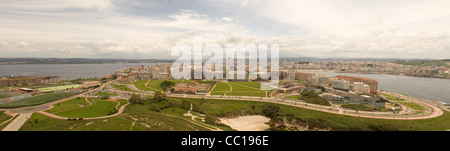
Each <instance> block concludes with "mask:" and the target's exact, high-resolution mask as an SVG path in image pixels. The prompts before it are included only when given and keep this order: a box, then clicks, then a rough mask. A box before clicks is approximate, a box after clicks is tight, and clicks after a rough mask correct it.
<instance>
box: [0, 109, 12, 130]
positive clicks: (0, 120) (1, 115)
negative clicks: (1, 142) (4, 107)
mask: <svg viewBox="0 0 450 151" xmlns="http://www.w3.org/2000/svg"><path fill="white" fill-rule="evenodd" d="M11 118H12V116H10V115H7V114H5V112H4V111H0V124H2V123H3V122H5V121H7V120H9V119H11ZM11 121H12V120H11ZM11 121H9V122H6V123H4V124H3V125H0V131H1V130H2V129H3V128H5V127H6V126H7V125H8V124H9V123H11Z"/></svg>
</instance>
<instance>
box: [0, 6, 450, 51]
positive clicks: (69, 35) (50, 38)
mask: <svg viewBox="0 0 450 151" xmlns="http://www.w3.org/2000/svg"><path fill="white" fill-rule="evenodd" d="M0 4H1V5H0V12H1V13H0V20H1V22H2V23H4V24H1V25H0V53H1V54H2V55H1V57H5V58H17V57H19V58H21V57H25V58H26V57H38V58H39V57H43V58H48V57H54V58H127V59H133V58H137V59H142V58H146V59H147V58H148V59H175V58H176V57H170V50H171V48H172V47H173V46H174V45H175V44H176V43H184V44H187V45H189V46H191V47H193V36H202V37H203V40H204V44H208V43H218V44H220V45H222V46H223V48H224V46H225V44H239V43H243V44H249V43H255V44H260V43H278V44H280V57H314V58H400V59H448V58H450V52H449V49H450V36H449V32H448V31H449V27H450V20H449V18H450V11H449V10H448V9H447V8H446V6H449V4H450V2H448V1H444V0H435V1H424V0H414V1H395V2H392V1H383V2H380V1H374V0H366V1H351V0H346V1H339V3H337V2H334V1H327V0H319V1H313V2H311V1H308V2H306V1H284V0H282V1H260V0H244V1H219V0H217V1H216V0H211V1H189V2H184V1H177V0H174V1H140V0H132V1H122V0H98V1H89V0H87V1H64V0H59V1H52V0H43V1H32V0H18V1H0ZM354 12H358V13H354Z"/></svg>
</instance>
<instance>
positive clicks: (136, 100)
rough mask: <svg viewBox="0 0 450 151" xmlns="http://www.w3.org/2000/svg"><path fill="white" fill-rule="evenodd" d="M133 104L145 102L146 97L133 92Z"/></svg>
mask: <svg viewBox="0 0 450 151" xmlns="http://www.w3.org/2000/svg"><path fill="white" fill-rule="evenodd" d="M129 101H130V103H131V104H144V99H142V98H141V95H139V94H135V93H133V94H132V95H131V97H130V99H129Z"/></svg>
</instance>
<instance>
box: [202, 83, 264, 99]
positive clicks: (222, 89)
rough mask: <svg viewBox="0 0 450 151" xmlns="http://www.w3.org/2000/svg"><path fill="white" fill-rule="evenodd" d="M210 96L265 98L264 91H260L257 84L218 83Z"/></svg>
mask: <svg viewBox="0 0 450 151" xmlns="http://www.w3.org/2000/svg"><path fill="white" fill-rule="evenodd" d="M230 86H231V87H232V88H230ZM230 91H231V92H230ZM211 94H212V95H224V94H226V95H231V96H257V97H265V96H266V91H263V90H260V84H259V83H257V82H219V83H218V84H217V85H216V87H215V88H214V89H213V90H212V91H211Z"/></svg>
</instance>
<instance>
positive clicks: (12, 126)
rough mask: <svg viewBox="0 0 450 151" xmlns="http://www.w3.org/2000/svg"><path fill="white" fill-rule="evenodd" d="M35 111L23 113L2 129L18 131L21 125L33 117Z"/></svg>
mask: <svg viewBox="0 0 450 151" xmlns="http://www.w3.org/2000/svg"><path fill="white" fill-rule="evenodd" d="M31 114H33V113H22V114H20V115H19V116H18V117H17V118H16V119H14V120H13V121H12V122H11V123H10V124H9V125H8V126H6V127H5V128H4V129H3V130H2V131H18V130H19V129H20V127H22V125H23V124H24V123H25V122H26V121H27V120H28V119H29V118H30V117H31Z"/></svg>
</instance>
